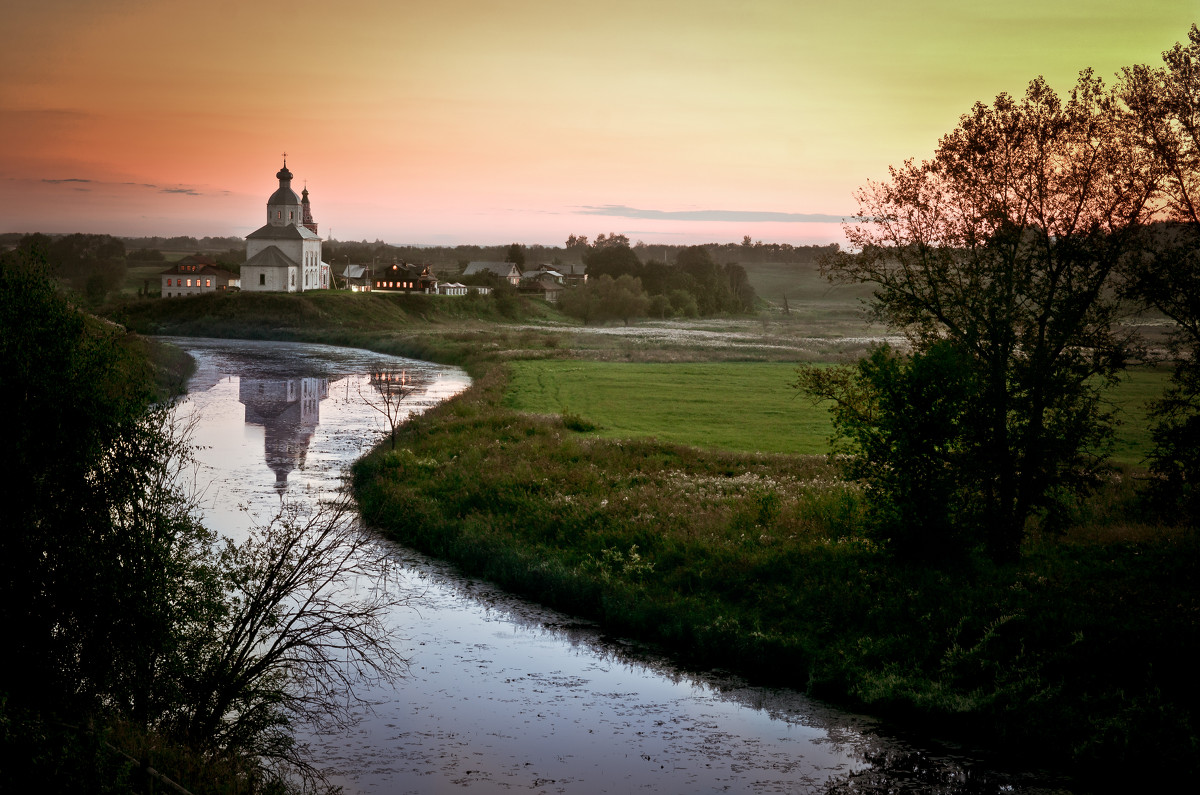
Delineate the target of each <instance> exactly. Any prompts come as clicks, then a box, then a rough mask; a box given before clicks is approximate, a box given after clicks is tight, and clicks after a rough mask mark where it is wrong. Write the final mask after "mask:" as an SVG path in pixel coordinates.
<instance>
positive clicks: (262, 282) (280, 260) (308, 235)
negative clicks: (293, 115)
mask: <svg viewBox="0 0 1200 795" xmlns="http://www.w3.org/2000/svg"><path fill="white" fill-rule="evenodd" d="M275 178H276V179H278V180H279V189H278V190H276V191H275V192H274V193H272V194H271V197H270V198H269V199H267V223H266V225H265V226H262V227H260V228H259V229H256V230H255V231H253V232H251V233H250V234H249V235H247V236H246V262H245V263H244V264H243V265H242V273H241V276H242V284H241V288H242V289H243V290H245V291H249V292H286V293H296V292H303V291H305V290H327V289H329V266H328V265H326V264H324V263H323V262H322V261H321V238H320V237H319V236H318V235H317V223H316V221H314V220H313V217H312V207H311V205H310V203H309V199H308V188H305V189H304V196H303V198H301V197H300V196H297V195H296V192H295V191H294V190H292V172H291V171H289V170H288V167H287V157H286V156H285V157H284V161H283V168H281V169H280V170H279V172H278V173H277V174H276V175H275Z"/></svg>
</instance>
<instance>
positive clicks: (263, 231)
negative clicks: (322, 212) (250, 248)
mask: <svg viewBox="0 0 1200 795" xmlns="http://www.w3.org/2000/svg"><path fill="white" fill-rule="evenodd" d="M246 239H247V240H319V239H320V238H318V237H317V235H316V234H314V233H313V232H312V231H311V230H309V229H306V228H304V227H303V226H296V225H295V224H288V225H287V226H273V225H271V224H267V225H266V226H261V227H259V228H258V229H255V230H254V231H253V232H251V233H250V234H248V235H246Z"/></svg>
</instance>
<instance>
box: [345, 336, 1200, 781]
mask: <svg viewBox="0 0 1200 795" xmlns="http://www.w3.org/2000/svg"><path fill="white" fill-rule="evenodd" d="M927 358H928V359H929V360H928V361H925V362H922V363H919V365H918V367H917V369H918V372H916V373H913V372H912V369H913V365H912V363H911V362H909V361H908V360H907V359H903V358H898V357H895V356H894V355H893V356H892V357H891V358H887V357H884V358H883V359H882V360H881V361H879V362H877V365H878V369H879V370H881V371H886V373H887V376H888V377H887V378H883V377H882V376H880V380H881V382H883V383H886V384H889V385H892V387H894V388H895V389H897V390H898V395H897V396H896V397H895V398H894V399H896V400H903V401H907V402H914V401H916V400H917V398H921V397H924V398H928V399H931V400H933V399H935V398H934V396H933V392H934V385H935V384H937V383H940V382H942V381H944V376H946V375H947V373H946V371H948V370H950V369H952V367H953V364H954V360H955V357H954V354H953V352H946V353H944V354H942V353H938V354H933V355H932V356H931V357H927ZM522 364H528V365H530V366H534V365H537V364H540V363H533V362H529V363H522ZM561 364H563V365H579V364H582V363H579V362H567V363H561ZM539 372H540V371H539ZM590 372H591V371H590V370H586V369H585V370H584V371H583V374H582V375H581V376H580V378H581V380H583V381H585V382H586V381H589V380H590V378H591V376H590ZM650 380H653V379H650ZM507 391H508V385H507V384H506V381H505V377H504V374H503V372H501V371H500V369H498V368H497V369H494V370H492V371H490V372H488V373H486V374H485V375H483V376H482V377H481V378H480V379H479V380H478V381H477V382H476V384H475V385H474V386H473V387H472V388H471V389H470V390H468V392H467V393H465V394H464V395H462V396H460V397H458V398H456V399H455V400H453V401H451V402H449V403H447V404H445V405H442V406H440V407H437V408H435V409H433V410H431V411H430V412H428V413H426V414H424V415H422V416H421V417H419V418H416V419H414V420H412V421H410V422H409V423H408V424H407V425H406V426H405V427H404V428H402V429H401V436H400V444H401V446H402V448H403V449H402V451H398V453H402V454H395V455H393V454H392V453H390V452H388V450H387V449H386V446H384V447H383V448H381V449H377V450H376V451H375V452H374V453H372V454H371V455H369V456H367V457H366V458H364V459H363V460H362V461H360V462H359V463H358V464H357V465H356V466H355V467H354V471H353V478H354V484H355V491H356V496H357V498H358V499H359V503H360V505H361V507H362V510H363V512H364V515H365V516H366V517H367V518H368V520H370V521H371V522H372V523H374V524H376V525H378V526H379V527H381V528H383V529H384V530H385V531H386V532H389V533H391V534H393V535H394V536H395V537H396V538H397V539H399V540H400V541H402V542H403V543H405V544H409V545H413V546H415V547H418V548H420V549H423V550H425V551H427V552H430V553H432V554H435V555H439V556H442V557H446V558H449V559H451V560H454V561H456V562H458V563H459V564H460V565H461V566H463V567H464V569H466V570H468V571H470V572H473V573H477V574H480V575H482V576H485V577H489V578H491V579H493V580H494V581H496V582H497V583H499V584H501V585H502V586H504V587H506V588H508V589H510V590H513V591H515V592H518V593H522V594H525V595H528V596H530V597H532V598H536V599H539V600H541V601H543V602H545V603H547V604H550V605H554V606H557V607H559V608H561V609H565V610H569V611H572V612H574V613H577V614H580V615H584V616H587V617H590V618H593V619H596V620H598V621H600V622H601V623H602V625H603V626H604V627H605V628H606V629H607V630H609V631H611V632H614V633H622V634H628V635H635V636H639V637H643V638H648V639H653V640H657V641H659V642H661V643H663V644H665V645H666V646H667V647H668V648H669V649H670V650H671V651H672V652H673V653H674V654H675V655H676V656H677V657H679V658H681V659H683V660H686V661H688V662H690V663H693V664H696V665H701V666H705V667H711V666H723V667H729V668H732V669H734V670H737V671H739V672H741V673H743V674H747V675H750V676H753V677H758V678H760V679H764V680H767V681H771V682H774V683H778V684H782V685H786V686H792V687H799V688H803V689H806V690H808V691H809V692H812V693H814V694H818V695H822V696H826V697H838V698H841V699H846V700H850V701H851V702H852V703H855V704H857V705H859V706H860V707H863V708H866V709H870V710H871V711H873V712H876V713H884V714H888V715H892V716H897V717H900V718H903V719H904V720H905V721H906V722H907V724H908V725H910V726H921V725H924V726H927V727H929V728H931V729H934V730H937V731H941V732H945V733H947V734H949V735H951V736H955V737H957V738H961V739H963V740H964V741H966V740H968V739H971V738H973V737H974V738H977V737H979V736H980V735H985V736H987V737H988V739H989V740H990V742H992V743H994V744H996V745H997V746H1004V745H1007V746H1009V747H1010V748H1012V749H1015V752H1017V753H1020V754H1021V755H1022V757H1023V758H1031V757H1034V756H1037V757H1039V758H1040V759H1042V760H1043V761H1046V762H1047V763H1053V764H1055V765H1064V764H1065V765H1067V766H1069V767H1071V768H1072V769H1074V770H1075V771H1077V772H1078V771H1082V772H1084V773H1086V771H1088V770H1089V769H1096V770H1099V769H1102V770H1103V771H1104V775H1105V776H1107V777H1109V782H1110V783H1111V780H1112V779H1113V778H1114V777H1116V776H1118V775H1124V774H1128V775H1130V776H1133V777H1135V778H1136V777H1137V776H1144V775H1145V770H1144V765H1142V764H1141V761H1142V759H1143V758H1144V756H1145V755H1147V754H1156V756H1155V758H1156V759H1161V760H1165V759H1169V760H1170V762H1169V763H1164V765H1165V767H1170V768H1171V770H1172V773H1173V774H1177V773H1178V772H1179V771H1180V770H1187V771H1194V770H1195V765H1196V756H1195V753H1194V749H1195V747H1196V743H1197V739H1196V738H1197V736H1198V731H1197V729H1198V727H1197V726H1196V722H1195V715H1194V706H1193V705H1194V704H1195V703H1197V698H1198V696H1200V691H1197V687H1198V685H1197V681H1196V678H1195V676H1194V675H1193V674H1192V672H1191V670H1190V668H1191V666H1190V664H1189V661H1190V660H1191V659H1193V657H1194V653H1195V650H1196V649H1197V648H1198V644H1200V636H1198V629H1197V626H1196V624H1195V621H1194V614H1195V610H1196V609H1198V602H1197V593H1196V589H1195V586H1194V582H1195V577H1196V576H1197V574H1200V572H1197V571H1196V566H1197V562H1198V561H1200V555H1197V553H1198V552H1200V549H1198V548H1197V539H1196V537H1195V535H1194V533H1180V532H1177V531H1176V532H1170V531H1166V532H1164V531H1161V530H1156V529H1154V528H1148V527H1145V526H1139V525H1131V524H1128V522H1130V521H1131V520H1130V519H1129V517H1134V516H1136V502H1135V500H1134V497H1133V495H1132V490H1131V488H1130V486H1129V484H1128V482H1113V483H1112V484H1110V487H1111V492H1112V493H1111V494H1108V495H1107V496H1106V499H1108V500H1109V501H1110V502H1109V503H1107V505H1108V507H1106V508H1104V509H1103V512H1104V518H1103V521H1098V522H1096V523H1095V524H1092V525H1090V526H1089V527H1088V528H1086V532H1085V531H1083V530H1072V531H1071V534H1070V535H1068V536H1067V539H1066V540H1065V541H1059V542H1057V543H1053V544H1050V543H1044V544H1037V545H1032V546H1030V547H1029V548H1028V552H1027V554H1026V555H1025V557H1024V558H1023V559H1022V560H1021V561H1020V562H1019V563H1017V564H1013V565H1003V566H998V565H994V564H992V563H991V562H990V561H988V560H987V559H985V558H981V557H977V556H976V557H967V558H966V559H964V560H962V561H960V562H959V565H957V566H953V567H940V568H938V567H925V566H909V565H900V564H897V562H896V561H895V558H894V557H893V556H892V555H889V554H887V553H886V551H885V550H884V549H882V548H881V546H880V544H878V543H876V542H875V541H874V540H873V539H872V538H871V536H870V534H869V527H870V524H871V522H872V521H873V520H872V518H871V516H870V514H869V511H868V509H867V508H866V507H865V506H864V504H863V492H862V490H861V489H860V488H858V487H856V486H854V485H852V484H847V483H845V482H844V481H843V480H841V479H840V478H838V477H836V476H835V475H836V473H835V472H834V470H833V469H832V467H831V466H830V465H829V464H828V463H827V462H826V461H825V460H824V459H823V458H822V457H817V456H808V457H805V456H768V455H738V454H729V453H724V452H720V451H711V450H710V451H702V450H699V449H697V448H694V447H680V446H676V445H672V444H667V443H662V442H658V441H654V440H645V439H628V438H624V439H608V440H605V439H595V438H586V437H584V438H581V437H579V436H577V435H576V434H572V433H567V432H566V431H565V428H564V426H563V424H562V422H561V420H560V418H558V417H556V416H554V415H553V414H546V413H541V414H538V415H532V414H522V413H517V412H514V411H512V410H510V409H509V408H507V407H506V406H505V404H504V400H505V398H504V395H505V394H506V393H507ZM945 413H947V414H951V415H952V414H953V413H954V412H953V411H950V410H949V409H947V410H946V412H945ZM895 434H896V435H897V436H898V435H899V434H900V431H899V429H896V430H895ZM913 436H914V437H915V434H914V435H913ZM905 443H906V444H912V445H920V444H922V442H921V440H920V439H917V438H913V439H911V440H907V441H905ZM926 452H927V453H928V454H929V455H930V456H931V457H932V456H935V454H936V453H937V451H928V450H926ZM1120 506H1124V507H1123V508H1122V507H1120ZM1165 767H1164V769H1165ZM1189 775H1190V773H1189Z"/></svg>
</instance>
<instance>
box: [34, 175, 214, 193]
mask: <svg viewBox="0 0 1200 795" xmlns="http://www.w3.org/2000/svg"><path fill="white" fill-rule="evenodd" d="M42 182H44V183H47V184H49V185H63V184H66V183H87V184H90V185H97V186H104V185H119V186H122V187H127V188H145V189H147V190H154V191H158V192H159V193H179V194H182V195H184V196H203V195H204V194H203V193H202V192H201V191H198V190H196V189H195V188H163V187H160V186H158V185H152V184H150V183H148V182H105V181H103V180H98V179H80V178H79V177H65V178H63V179H48V178H43V179H42ZM75 190H87V189H86V188H76V189H75ZM222 193H224V194H226V195H228V194H229V191H222Z"/></svg>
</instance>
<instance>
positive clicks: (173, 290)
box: [161, 254, 241, 298]
mask: <svg viewBox="0 0 1200 795" xmlns="http://www.w3.org/2000/svg"><path fill="white" fill-rule="evenodd" d="M161 279H162V297H163V298H178V297H181V296H185V295H200V294H202V293H212V292H216V291H218V290H230V289H234V290H236V289H237V288H238V286H239V285H240V284H241V281H240V279H239V278H238V275H237V274H236V273H230V272H229V271H227V270H225V269H224V268H222V267H220V266H219V265H217V263H216V261H215V260H214V259H212V258H211V257H208V256H206V255H204V254H192V255H190V256H187V257H184V258H183V259H181V260H179V262H176V263H175V264H174V265H173V266H172V267H170V268H168V269H167V270H165V271H163V272H162V275H161Z"/></svg>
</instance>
